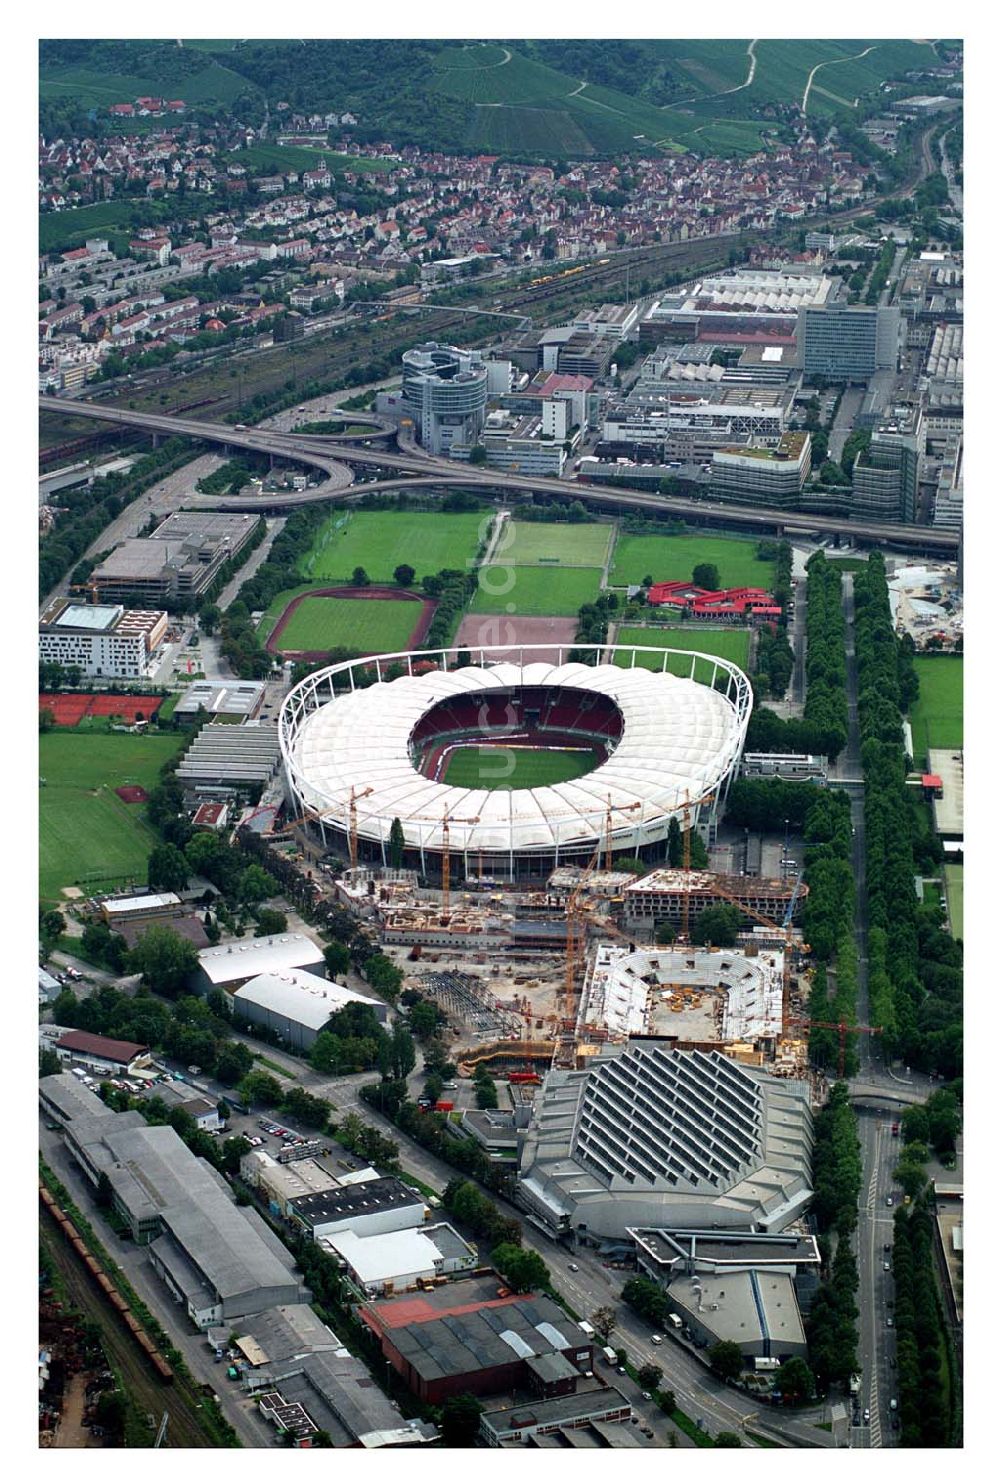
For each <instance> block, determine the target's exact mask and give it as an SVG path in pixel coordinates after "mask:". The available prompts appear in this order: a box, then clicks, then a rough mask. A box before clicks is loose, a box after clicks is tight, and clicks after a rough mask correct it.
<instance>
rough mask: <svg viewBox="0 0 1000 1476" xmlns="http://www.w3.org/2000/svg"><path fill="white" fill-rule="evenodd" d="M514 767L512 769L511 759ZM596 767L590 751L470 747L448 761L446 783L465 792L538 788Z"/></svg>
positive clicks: (587, 772) (487, 745) (577, 776)
mask: <svg viewBox="0 0 1000 1476" xmlns="http://www.w3.org/2000/svg"><path fill="white" fill-rule="evenodd" d="M511 759H513V760H514V768H513V769H512V770H511V769H510V760H511ZM594 767H595V755H594V753H593V752H592V751H591V750H590V749H587V750H586V751H583V750H578V751H573V750H567V751H562V752H561V751H560V750H559V749H555V748H508V747H505V746H504V745H503V744H496V745H494V744H482V743H480V744H470V746H469V747H468V748H459V749H456V750H455V752H454V753H453V754H452V756H451V758H450V760H449V761H448V767H447V769H446V770H445V775H444V782H445V783H446V784H455V785H458V786H460V787H461V788H463V789H535V788H538V787H540V786H541V785H543V784H561V783H562V782H563V781H564V780H566V779H578V778H579V777H580V775H581V774H589V773H590V771H591V769H593V768H594Z"/></svg>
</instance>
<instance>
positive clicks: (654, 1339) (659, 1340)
mask: <svg viewBox="0 0 1000 1476" xmlns="http://www.w3.org/2000/svg"><path fill="white" fill-rule="evenodd" d="M649 1341H650V1342H651V1343H654V1344H655V1345H656V1347H657V1348H658V1347H659V1346H660V1344H661V1343H662V1342H663V1339H662V1338H661V1337H660V1334H659V1333H654V1334H653V1336H652V1337H651V1338H650V1340H649Z"/></svg>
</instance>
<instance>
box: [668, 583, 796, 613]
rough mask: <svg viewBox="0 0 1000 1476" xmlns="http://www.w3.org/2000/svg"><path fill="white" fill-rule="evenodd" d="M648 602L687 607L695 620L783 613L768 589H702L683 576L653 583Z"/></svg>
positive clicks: (672, 606) (673, 607) (679, 607)
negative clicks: (682, 578) (685, 580)
mask: <svg viewBox="0 0 1000 1476" xmlns="http://www.w3.org/2000/svg"><path fill="white" fill-rule="evenodd" d="M646 603H647V604H649V605H658V606H667V607H669V608H670V609H674V610H686V611H687V612H688V613H689V615H690V616H691V619H692V620H727V621H730V622H734V621H737V620H758V621H760V620H777V619H778V618H779V617H780V615H781V613H782V611H781V606H780V605H776V604H775V603H774V598H773V596H772V595H770V594H768V592H767V590H766V589H757V588H753V587H745V588H742V589H712V590H709V589H699V588H698V586H697V585H695V584H686V583H684V582H683V581H682V580H679V579H668V580H665V581H663V582H662V583H660V584H651V585H650V587H649V589H648V590H647V591H646Z"/></svg>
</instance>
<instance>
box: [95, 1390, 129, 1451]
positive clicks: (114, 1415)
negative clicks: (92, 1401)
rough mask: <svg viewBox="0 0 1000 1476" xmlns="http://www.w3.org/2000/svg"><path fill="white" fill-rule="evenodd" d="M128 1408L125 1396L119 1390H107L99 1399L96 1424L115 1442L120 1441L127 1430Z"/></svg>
mask: <svg viewBox="0 0 1000 1476" xmlns="http://www.w3.org/2000/svg"><path fill="white" fill-rule="evenodd" d="M126 1412H127V1406H126V1403H125V1396H124V1395H123V1394H119V1392H118V1390H117V1389H105V1390H104V1391H103V1392H102V1393H101V1394H100V1395H98V1399H97V1409H96V1411H95V1415H96V1423H97V1424H98V1425H100V1426H101V1428H102V1429H103V1430H104V1431H105V1433H106V1434H107V1435H110V1436H111V1438H112V1439H113V1440H119V1439H120V1438H121V1435H122V1432H123V1431H124V1429H125V1415H126Z"/></svg>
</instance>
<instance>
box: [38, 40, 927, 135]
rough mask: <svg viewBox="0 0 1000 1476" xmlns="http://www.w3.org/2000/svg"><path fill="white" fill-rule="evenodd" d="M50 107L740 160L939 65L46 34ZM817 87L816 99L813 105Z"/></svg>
mask: <svg viewBox="0 0 1000 1476" xmlns="http://www.w3.org/2000/svg"><path fill="white" fill-rule="evenodd" d="M41 60H42V80H41V96H42V105H43V114H44V110H45V107H46V106H47V105H48V106H49V107H50V108H51V107H52V106H53V105H54V104H55V103H56V101H57V100H58V101H60V102H62V103H64V104H66V103H71V102H73V103H76V104H77V105H78V106H84V107H94V106H98V107H100V106H101V105H102V104H105V105H106V103H107V102H108V101H110V100H114V99H113V98H112V94H114V97H115V98H121V97H122V95H124V96H125V97H126V98H128V97H130V96H135V95H138V94H139V93H140V92H143V91H153V92H158V93H160V92H163V91H166V92H167V93H168V95H170V96H176V97H183V98H185V99H187V100H188V101H190V102H192V103H201V104H204V105H206V106H211V105H223V106H224V105H227V104H229V103H231V102H232V101H233V100H234V99H235V98H236V97H237V96H239V95H240V94H241V93H242V94H244V95H246V96H258V97H263V98H266V99H267V100H268V102H269V103H271V105H272V106H273V105H274V104H275V103H277V102H287V103H289V104H290V105H291V107H292V108H294V109H299V110H303V111H310V112H313V111H324V110H326V109H331V108H336V109H339V110H341V111H344V110H347V109H349V110H350V111H351V112H353V113H354V114H355V115H356V116H357V118H358V120H359V121H358V126H357V128H356V129H354V130H353V132H354V135H355V136H356V137H357V138H358V139H359V140H360V141H362V142H364V141H369V140H376V139H384V138H389V139H391V140H392V141H393V142H395V143H398V144H401V145H403V144H416V145H418V146H420V147H423V148H443V149H453V150H458V151H469V152H473V151H478V150H485V151H487V152H491V153H497V154H505V155H508V156H514V157H523V158H530V159H568V158H587V157H594V156H603V157H619V156H623V155H625V154H635V153H638V152H649V151H650V150H652V149H660V150H662V151H664V152H669V151H684V150H689V149H690V150H694V151H696V152H699V153H710V152H721V153H725V154H745V153H750V152H753V151H755V150H757V149H759V148H760V147H761V146H762V144H765V145H766V143H767V142H768V141H769V140H773V139H774V138H776V137H780V136H781V133H782V127H783V124H785V123H787V122H788V121H790V120H791V119H793V118H795V117H798V116H800V114H801V108H802V104H803V101H804V100H806V112H807V113H808V114H809V115H810V116H819V117H830V118H836V117H843V118H851V117H854V116H857V113H858V111H859V110H860V108H861V106H862V105H863V104H865V103H870V102H872V101H874V100H875V99H876V98H877V95H878V90H879V87H880V85H881V83H882V82H884V81H886V80H888V79H892V78H900V77H902V75H903V73H904V72H906V71H908V70H912V69H916V68H919V67H921V66H927V65H929V64H934V63H936V62H937V60H938V56H937V53H936V51H935V49H934V46H933V44H932V43H930V42H918V41H864V40H857V41H849V40H848V41H841V40H837V41H822V40H782V41H775V40H761V41H751V40H729V41H707V40H704V41H698V40H677V41H668V40H658V41H654V40H650V41H614V40H610V41H603V40H602V41H579V40H570V41H559V40H547V41H541V40H531V41H516V40H514V41H488V42H478V41H470V42H465V43H461V42H455V41H433V40H428V41H421V40H405V41H388V40H385V41H381V40H380V41H216V42H212V41H204V42H197V43H186V42H185V43H178V42H173V41H171V42H168V41H142V42H135V41H129V42H126V41H117V42H113V41H45V42H42V43H41ZM807 91H808V97H807Z"/></svg>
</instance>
